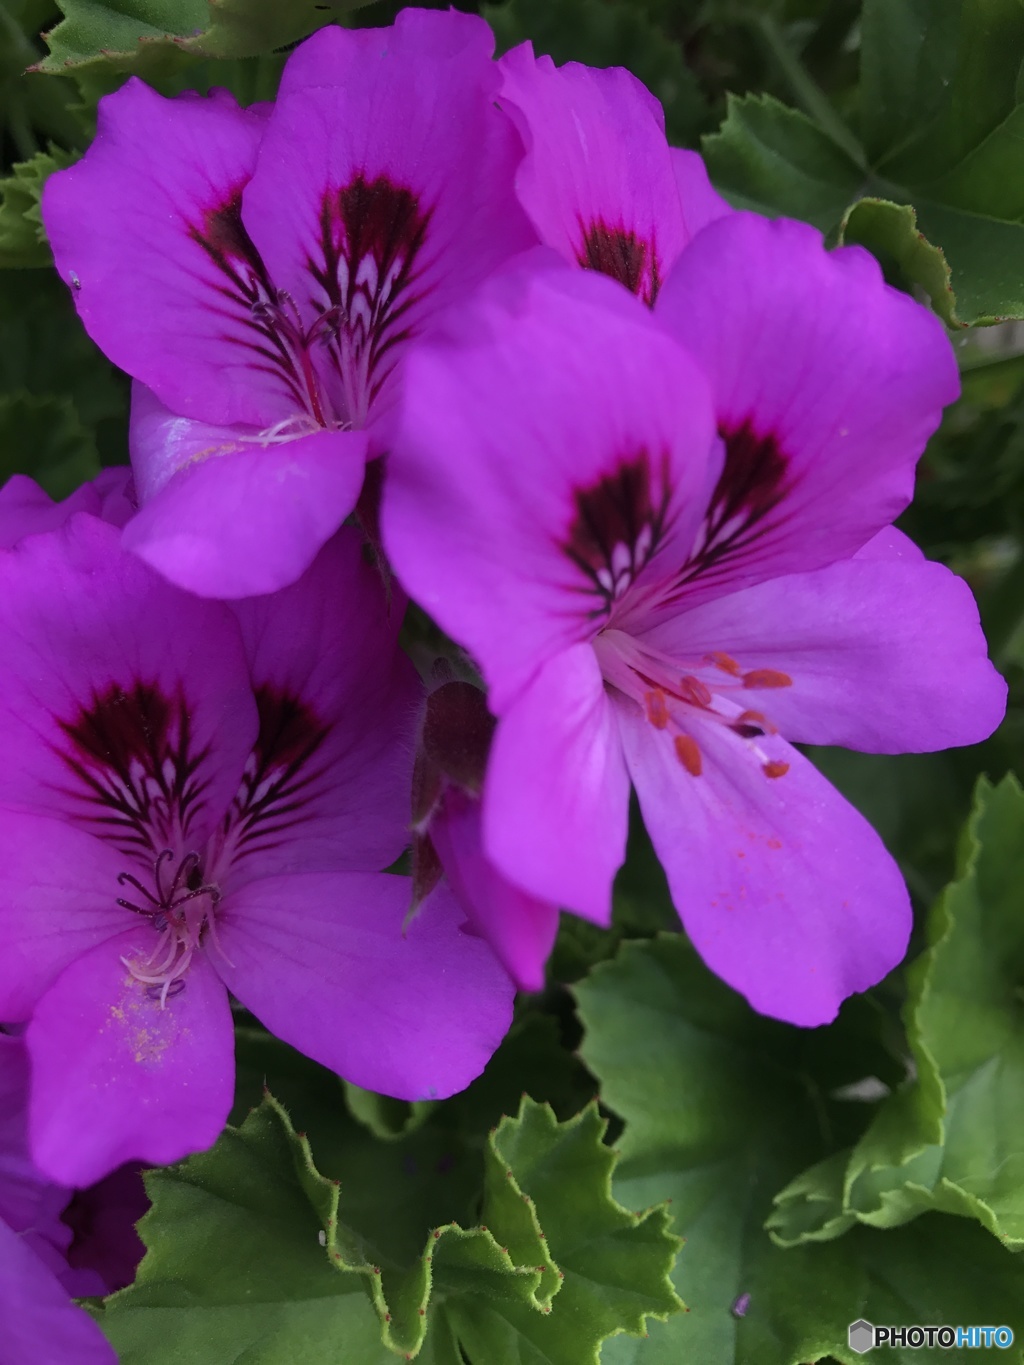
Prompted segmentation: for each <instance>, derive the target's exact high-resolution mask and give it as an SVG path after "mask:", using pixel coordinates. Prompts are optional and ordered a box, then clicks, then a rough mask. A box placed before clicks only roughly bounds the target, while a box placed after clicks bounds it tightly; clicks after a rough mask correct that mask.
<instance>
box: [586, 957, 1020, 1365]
mask: <svg viewBox="0 0 1024 1365" xmlns="http://www.w3.org/2000/svg"><path fill="white" fill-rule="evenodd" d="M574 989H575V990H576V993H577V995H578V998H579V1003H580V1013H581V1016H582V1020H583V1023H584V1026H585V1029H586V1034H585V1037H584V1040H583V1045H582V1052H583V1056H584V1059H585V1060H586V1062H587V1064H588V1065H589V1066H590V1068H591V1070H592V1071H594V1073H595V1074H596V1075H597V1076H598V1078H599V1079H600V1081H601V1086H602V1096H603V1098H604V1100H605V1103H606V1104H607V1105H608V1106H609V1107H610V1108H612V1109H613V1110H614V1111H615V1113H616V1114H617V1115H618V1116H619V1117H620V1118H621V1119H622V1120H623V1122H624V1124H625V1129H624V1131H623V1133H622V1136H621V1137H620V1138H619V1140H618V1144H617V1145H618V1149H619V1152H620V1161H619V1165H618V1168H617V1171H616V1175H615V1182H614V1192H615V1195H616V1197H617V1198H618V1199H620V1200H622V1201H624V1202H626V1203H627V1204H633V1205H638V1204H642V1203H644V1202H646V1201H650V1200H654V1199H666V1198H667V1199H670V1200H671V1204H670V1206H669V1207H670V1209H671V1212H672V1219H673V1229H674V1231H675V1232H677V1233H678V1234H679V1235H680V1236H682V1237H684V1238H685V1246H684V1248H683V1251H682V1252H681V1254H680V1256H679V1260H678V1262H677V1264H676V1269H675V1271H674V1273H673V1281H674V1283H675V1286H676V1289H677V1291H678V1292H679V1293H680V1294H681V1295H682V1296H683V1297H684V1298H685V1299H686V1302H687V1304H688V1305H689V1307H690V1312H689V1313H687V1314H685V1315H684V1314H680V1315H678V1316H676V1317H673V1318H671V1319H669V1320H668V1321H667V1322H666V1323H664V1324H654V1325H652V1327H651V1329H650V1337H649V1339H648V1340H646V1341H639V1342H638V1341H634V1340H627V1339H625V1338H615V1339H613V1340H612V1341H609V1342H608V1343H607V1344H606V1345H605V1347H604V1349H603V1351H602V1356H601V1360H602V1365H678V1362H680V1361H689V1360H693V1361H713V1362H714V1363H715V1365H750V1363H751V1362H755V1361H756V1362H757V1365H805V1363H806V1362H811V1361H819V1360H824V1359H834V1360H839V1361H842V1362H852V1361H854V1360H856V1359H858V1357H857V1356H856V1355H855V1354H853V1353H851V1352H850V1351H849V1350H848V1348H847V1344H846V1330H847V1326H848V1324H849V1323H851V1322H853V1321H855V1320H856V1319H857V1318H859V1317H862V1316H863V1317H866V1318H868V1319H869V1320H870V1321H873V1322H877V1323H892V1324H896V1325H909V1324H913V1323H933V1322H935V1323H942V1322H964V1323H970V1322H993V1323H1004V1322H1005V1323H1007V1324H1009V1325H1011V1326H1012V1327H1013V1328H1014V1330H1015V1332H1019V1331H1020V1330H1021V1327H1020V1326H1018V1324H1024V1297H1022V1294H1021V1291H1022V1288H1024V1258H1021V1257H1016V1256H1013V1255H1011V1254H1010V1253H1009V1252H1007V1251H1005V1250H1004V1249H1003V1248H1002V1247H1000V1245H999V1243H998V1242H997V1241H996V1240H995V1239H994V1238H992V1237H990V1236H989V1235H988V1234H987V1233H985V1232H984V1231H983V1230H982V1229H981V1228H978V1227H977V1226H976V1225H974V1224H971V1223H969V1222H967V1221H965V1220H963V1219H953V1218H946V1217H943V1216H939V1215H929V1216H928V1217H927V1218H925V1219H921V1220H918V1221H917V1222H915V1223H912V1224H910V1225H909V1226H907V1227H906V1228H900V1229H895V1230H891V1231H885V1232H882V1231H879V1230H877V1229H874V1228H867V1227H863V1226H857V1227H854V1228H853V1229H852V1230H851V1231H849V1232H848V1233H847V1234H846V1236H844V1237H841V1238H839V1239H838V1240H834V1241H830V1242H828V1243H826V1244H824V1245H816V1246H800V1247H797V1248H795V1249H793V1250H783V1249H782V1248H780V1247H778V1246H776V1245H775V1244H773V1242H772V1241H771V1239H770V1238H769V1236H768V1234H767V1232H766V1231H765V1230H764V1227H763V1223H764V1219H765V1217H766V1216H767V1214H768V1213H769V1211H770V1209H771V1203H772V1195H773V1193H774V1190H775V1188H777V1187H778V1185H779V1184H781V1183H782V1181H784V1180H785V1179H786V1176H785V1172H786V1171H787V1170H789V1171H790V1173H791V1174H793V1173H794V1171H793V1163H794V1162H798V1163H799V1162H800V1161H801V1154H803V1155H804V1156H807V1155H808V1154H812V1153H816V1154H817V1157H818V1159H827V1158H828V1157H829V1156H832V1155H834V1153H835V1152H836V1151H837V1150H840V1149H841V1145H842V1144H841V1142H839V1141H838V1139H839V1137H840V1135H841V1133H842V1132H843V1131H844V1130H843V1127H842V1125H839V1124H837V1123H836V1113H837V1111H839V1110H841V1109H842V1107H843V1104H844V1103H845V1106H846V1108H847V1109H849V1108H851V1107H856V1108H859V1109H861V1110H866V1109H869V1106H868V1105H866V1104H864V1103H860V1104H859V1105H858V1104H855V1103H854V1102H853V1101H845V1102H839V1101H837V1100H836V1099H835V1097H834V1092H835V1088H836V1087H835V1085H834V1082H835V1081H837V1080H838V1079H840V1078H842V1077H845V1076H849V1075H851V1074H854V1073H857V1072H859V1071H860V1069H861V1068H862V1067H865V1066H867V1067H869V1068H870V1069H871V1071H873V1072H877V1071H878V1070H879V1069H880V1070H882V1071H884V1072H885V1073H886V1074H887V1075H891V1064H889V1063H886V1062H885V1061H884V1050H883V1049H880V1048H879V1045H878V1043H877V1042H876V1043H875V1044H874V1047H872V1045H871V1043H870V1042H869V1041H868V1038H869V1030H867V1029H866V1028H865V1020H864V1018H863V1017H861V1018H860V1019H858V1020H856V1027H852V1028H851V1026H850V1025H849V1024H846V1025H844V1024H843V1021H842V1016H841V1019H840V1025H839V1026H838V1027H837V1026H832V1027H830V1028H829V1029H817V1030H810V1031H808V1030H799V1029H791V1028H788V1027H786V1026H785V1025H781V1024H776V1023H773V1022H772V1021H771V1020H766V1019H761V1018H758V1017H757V1016H755V1015H754V1014H753V1012H752V1011H751V1010H750V1009H749V1008H748V1007H747V1006H746V1005H745V1003H744V1002H743V1001H742V1000H741V999H740V998H739V997H738V996H737V995H735V993H734V992H732V991H731V990H729V989H728V988H727V987H726V986H724V985H723V984H722V983H721V982H719V981H717V980H716V979H715V978H713V977H712V976H711V975H710V973H708V972H707V971H706V969H705V968H704V967H703V966H702V964H701V963H700V962H699V960H698V959H697V957H696V954H695V953H694V951H693V949H692V948H691V947H690V946H689V945H688V944H687V943H686V942H685V941H684V940H683V939H681V938H679V937H675V938H662V939H656V940H653V941H648V942H632V943H627V944H625V945H624V946H623V948H622V949H621V951H620V954H619V956H618V958H617V959H616V960H615V961H614V962H611V963H606V964H604V965H602V966H600V967H598V968H597V969H596V970H595V971H594V973H593V974H592V976H591V977H590V978H589V979H588V980H587V981H584V982H581V983H579V984H578V985H577V986H576V987H575V988H574ZM851 1003H852V1002H851ZM833 1030H836V1032H835V1035H834V1036H833ZM638 1039H642V1040H643V1042H642V1045H641V1046H638V1044H637V1040H638ZM861 1074H863V1072H861ZM810 1159H811V1160H814V1159H815V1157H814V1156H811V1158H810ZM803 1164H804V1165H805V1166H806V1165H807V1164H808V1163H807V1162H806V1161H805V1162H804V1163H803ZM819 1169H820V1170H824V1169H825V1168H819ZM821 1183H822V1187H824V1184H825V1182H824V1179H823V1180H822V1182H821ZM879 1358H880V1359H884V1360H889V1361H903V1360H904V1359H905V1360H906V1361H908V1362H909V1361H911V1360H918V1361H920V1360H929V1359H931V1360H933V1361H937V1360H938V1359H939V1354H938V1353H936V1354H933V1355H931V1356H929V1354H928V1353H927V1352H925V1351H913V1350H911V1351H907V1352H904V1353H902V1354H901V1353H899V1352H893V1353H891V1354H889V1355H887V1356H886V1355H880V1357H879ZM942 1358H943V1359H944V1358H945V1356H942Z"/></svg>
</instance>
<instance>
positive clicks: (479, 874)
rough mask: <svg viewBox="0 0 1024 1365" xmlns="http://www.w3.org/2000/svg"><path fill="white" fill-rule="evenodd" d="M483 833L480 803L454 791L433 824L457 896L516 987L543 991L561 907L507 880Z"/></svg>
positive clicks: (434, 841)
mask: <svg viewBox="0 0 1024 1365" xmlns="http://www.w3.org/2000/svg"><path fill="white" fill-rule="evenodd" d="M482 834H483V831H482V825H481V808H480V802H479V801H476V800H474V799H473V798H472V797H470V796H467V795H466V794H465V793H463V792H461V791H459V790H458V789H457V788H452V789H451V790H450V791H449V792H448V794H447V796H446V797H445V800H444V804H443V805H442V807H441V809H440V810H439V811H438V812H437V813H436V814H435V815H434V816H433V817H432V818H431V821H430V840H431V843H432V844H433V845H434V848H435V850H436V852H437V856H438V858H440V860H441V864H442V866H443V868H444V875H445V876H446V877H447V879H448V885H449V886H450V887H451V890H452V894H453V895H454V896H455V899H456V900H457V901H458V903H459V905H460V906H461V907H462V909H463V911H464V913H465V914H466V917H467V918H468V920H469V923H470V924H471V925H472V927H473V928H474V929H475V930H476V931H477V932H478V933H479V934H480V935H481V936H482V937H483V938H485V939H486V940H487V942H488V943H489V944H490V945H491V947H492V949H493V950H494V952H495V953H496V955H497V957H498V960H499V961H500V962H501V963H502V964H503V965H504V967H505V970H506V971H507V972H508V973H509V975H510V976H511V977H512V979H513V981H515V983H516V985H517V986H519V988H520V989H521V990H524V991H539V990H543V988H544V964H545V963H546V962H547V960H548V954H549V953H550V952H551V949H552V948H553V947H554V943H555V935H556V934H557V933H558V906H557V905H552V904H551V902H550V901H542V900H538V898H537V897H536V896H531V895H529V894H528V893H527V892H526V891H523V890H521V889H520V888H519V887H518V886H515V885H513V883H512V882H510V881H509V880H508V878H507V877H503V876H502V874H501V873H500V872H499V871H498V869H497V868H496V867H495V866H494V864H493V863H492V862H491V860H490V859H489V858H488V857H487V854H486V853H485V852H484V847H483V837H482Z"/></svg>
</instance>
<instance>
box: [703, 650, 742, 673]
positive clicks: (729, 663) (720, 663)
mask: <svg viewBox="0 0 1024 1365" xmlns="http://www.w3.org/2000/svg"><path fill="white" fill-rule="evenodd" d="M705 658H706V659H707V660H708V662H709V663H713V664H714V666H715V667H716V668H718V669H720V670H721V671H722V672H723V673H728V674H730V675H731V676H732V677H734V678H738V677H739V676H740V674H741V673H742V672H743V669H742V668H740V666H739V664H738V663H737V662H736V660H735V659H733V658H730V656H729V655H728V654H723V653H722V652H721V651H720V650H717V649H713V650H712V651H711V653H710V654H707V655H705Z"/></svg>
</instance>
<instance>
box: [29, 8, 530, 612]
mask: <svg viewBox="0 0 1024 1365" xmlns="http://www.w3.org/2000/svg"><path fill="white" fill-rule="evenodd" d="M493 43H494V39H493V35H492V34H491V31H490V29H489V28H488V27H487V25H486V24H485V23H484V22H483V21H482V20H481V19H478V18H475V17H472V16H469V15H463V14H458V13H455V12H451V13H438V12H432V11H421V10H406V11H403V13H402V14H401V15H400V16H399V18H398V20H397V21H396V23H395V25H394V26H393V27H392V28H388V29H363V30H358V31H355V30H347V29H340V28H334V27H331V28H325V29H322V30H321V31H320V32H319V33H317V34H316V35H314V36H313V37H312V38H310V39H309V40H308V41H307V42H306V43H304V44H302V46H301V47H300V48H298V49H297V50H296V52H295V53H294V54H293V55H292V56H291V58H290V59H289V61H288V64H287V66H286V68H285V71H284V75H283V78H282V81H281V89H280V94H279V96H278V99H277V102H276V104H275V105H274V106H272V107H270V108H268V107H264V106H259V107H254V108H252V109H240V108H238V107H237V105H236V104H235V103H234V101H233V99H232V98H231V97H230V96H229V95H228V94H227V93H226V92H224V91H220V92H218V93H216V94H215V95H214V96H212V97H210V98H209V99H203V98H198V97H196V96H194V95H185V96H182V97H181V98H179V99H174V100H167V99H163V98H162V97H161V96H159V95H157V94H156V93H155V92H154V91H152V90H151V89H149V88H148V87H147V86H145V85H143V84H142V83H141V82H139V81H138V80H132V81H129V82H128V83H127V85H126V86H124V87H123V88H122V89H121V90H119V91H118V92H117V93H116V94H113V95H111V96H109V97H108V98H106V99H105V100H103V101H102V102H101V105H100V112H99V125H98V129H99V130H98V133H97V137H96V140H95V142H94V143H93V145H92V147H91V148H90V149H89V151H88V153H87V154H86V156H85V157H84V158H83V160H82V161H81V162H79V163H78V164H77V165H76V166H73V167H72V168H71V169H69V170H67V171H63V172H60V173H58V174H57V175H55V176H53V177H52V179H51V180H50V181H49V183H48V185H47V187H46V193H45V196H44V204H43V213H44V217H45V221H46V227H47V232H48V234H49V238H50V241H51V243H52V245H53V249H54V255H55V257H56V261H57V266H58V268H59V270H60V273H61V276H62V278H63V279H64V280H65V281H66V282H68V283H69V284H70V286H71V288H72V292H73V295H74V299H75V303H76V306H77V307H78V311H79V313H80V315H81V317H82V320H83V322H84V323H85V326H86V328H87V329H88V331H89V333H90V335H91V336H92V337H93V338H94V340H95V341H96V342H97V343H98V344H99V345H100V346H101V347H102V348H103V350H104V351H105V352H106V354H107V355H108V356H109V357H110V358H111V359H112V360H113V361H114V362H115V363H116V364H118V365H120V366H121V368H122V369H124V370H127V371H128V373H129V374H131V375H132V376H133V377H134V378H135V379H136V380H137V381H138V383H137V384H136V386H135V396H134V401H133V415H132V433H131V445H132V464H133V467H134V470H135V480H136V486H137V489H138V495H139V499H140V503H141V511H140V513H139V515H138V516H137V517H136V518H135V519H134V520H133V521H132V523H131V524H130V525H129V527H128V528H127V531H126V535H125V543H126V545H127V546H128V547H129V548H131V549H132V550H134V551H135V552H137V553H138V554H140V555H141V556H142V557H143V558H144V559H146V560H147V561H148V562H149V563H150V564H151V565H152V566H153V567H155V568H156V569H158V570H159V571H160V572H161V573H162V574H164V575H165V576H166V577H168V578H169V579H171V581H172V582H175V583H177V584H179V585H180V586H182V587H186V588H189V589H191V590H192V591H195V592H198V593H200V594H202V595H205V596H217V597H243V596H248V595H252V594H257V593H264V592H270V591H273V590H275V589H277V588H279V587H282V586H284V585H285V584H287V583H290V582H292V581H294V579H296V578H297V577H298V576H299V574H300V573H301V572H302V571H303V570H304V569H305V568H306V566H307V565H308V564H309V563H310V561H311V560H312V559H313V557H314V555H315V554H316V551H317V550H318V549H319V548H320V546H321V545H322V544H323V543H324V542H325V541H326V540H327V539H328V537H329V536H330V535H331V534H333V532H334V531H335V530H336V529H337V528H338V526H339V525H340V524H341V522H342V520H343V519H344V518H345V517H346V516H347V515H348V513H349V512H351V510H352V508H353V507H354V505H355V502H356V498H357V495H358V493H359V490H360V486H361V484H362V479H363V464H364V460H365V458H366V455H367V453H368V452H369V453H371V454H376V453H379V452H380V450H381V449H382V443H384V442H385V441H386V424H387V419H388V414H389V412H390V409H391V407H392V404H393V400H394V393H395V386H396V381H397V379H398V375H399V370H400V362H401V357H402V355H403V354H404V352H405V349H406V347H407V345H408V342H409V341H410V339H412V338H414V337H417V336H420V335H423V334H426V333H428V332H429V330H430V327H431V325H432V322H433V319H434V318H435V317H436V316H437V314H438V313H439V312H441V311H443V310H444V309H445V308H446V307H447V306H448V305H449V304H451V303H453V302H454V301H457V300H458V299H460V298H462V297H463V296H465V295H466V293H467V292H468V291H469V290H471V289H472V288H473V287H474V286H475V285H477V284H478V283H479V282H480V281H481V280H482V279H483V278H484V277H485V276H486V275H488V274H489V273H490V271H491V270H492V269H493V268H494V267H496V266H498V265H499V264H501V263H502V262H503V261H504V260H505V259H506V258H507V257H509V256H510V255H512V254H514V253H515V252H517V251H519V250H520V249H521V248H523V247H525V246H529V245H531V244H533V243H534V242H535V241H536V238H535V236H534V234H533V233H532V231H531V230H530V228H529V225H528V223H527V221H526V219H525V217H524V215H523V213H522V211H521V210H520V209H519V207H518V204H517V203H516V200H515V198H514V194H513V186H512V176H513V170H514V167H515V164H516V162H517V160H518V158H519V157H520V156H521V155H522V144H521V142H520V140H519V137H518V135H517V134H516V132H515V131H514V129H513V128H512V126H511V125H510V124H509V122H508V120H507V119H506V118H505V116H504V115H503V114H502V113H501V112H500V111H499V110H498V109H497V108H496V107H495V105H494V99H495V95H496V93H497V90H498V85H499V81H500V77H499V73H498V71H497V70H496V68H495V66H494V64H493V62H492V61H491V52H492V49H493Z"/></svg>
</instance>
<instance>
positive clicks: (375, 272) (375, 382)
mask: <svg viewBox="0 0 1024 1365" xmlns="http://www.w3.org/2000/svg"><path fill="white" fill-rule="evenodd" d="M429 222H430V210H429V209H425V208H423V207H421V205H420V202H419V199H418V197H417V196H416V195H415V194H414V193H413V192H412V190H409V189H407V188H405V187H404V186H402V185H396V184H395V183H394V182H393V181H391V180H389V179H388V177H387V176H385V175H378V176H377V177H376V178H375V179H373V180H368V179H367V178H366V175H365V174H364V173H362V172H360V173H358V174H357V175H356V176H355V177H354V178H353V179H352V180H351V181H350V182H349V184H348V185H346V186H344V188H342V189H340V190H335V191H331V192H329V193H328V194H325V195H324V198H323V202H322V204H321V206H320V243H319V245H320V259H319V260H317V261H314V260H313V259H312V258H310V259H309V260H308V262H307V266H308V269H309V271H310V274H311V275H312V276H313V278H314V279H315V280H316V281H317V283H318V284H319V285H320V287H321V289H322V290H323V291H324V293H325V295H326V296H327V300H328V304H327V306H326V307H325V309H324V313H323V317H324V319H325V321H327V322H329V326H327V327H326V330H325V340H326V342H327V345H328V349H329V351H330V353H331V357H332V359H333V361H334V363H335V366H336V367H337V368H338V370H339V371H341V372H344V370H345V368H346V366H347V365H348V366H350V365H351V364H352V362H353V360H356V361H358V362H359V363H360V367H361V368H362V369H363V371H364V382H365V393H364V401H365V403H366V405H367V406H369V404H370V403H372V402H373V400H374V399H375V398H376V396H377V394H378V393H379V392H380V389H381V387H382V385H383V384H384V383H385V381H386V380H387V377H388V375H389V374H390V373H391V370H392V369H393V367H394V361H393V359H391V360H389V359H388V357H389V355H390V352H391V351H392V350H393V348H394V347H395V346H396V345H397V344H398V343H399V342H402V341H405V340H406V339H407V338H408V337H409V336H410V335H411V328H410V326H409V320H408V313H409V310H410V308H411V307H412V305H413V304H414V303H416V302H417V301H418V299H419V298H420V297H421V295H420V294H418V293H417V292H416V290H415V288H414V285H415V284H416V281H417V279H418V275H419V271H418V268H417V267H418V264H421V262H419V257H420V254H421V252H422V249H423V243H424V240H425V238H426V234H427V227H428V225H429ZM344 342H347V346H346V345H345V344H343V343H344ZM346 352H348V354H346ZM353 415H354V414H350V416H353Z"/></svg>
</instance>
